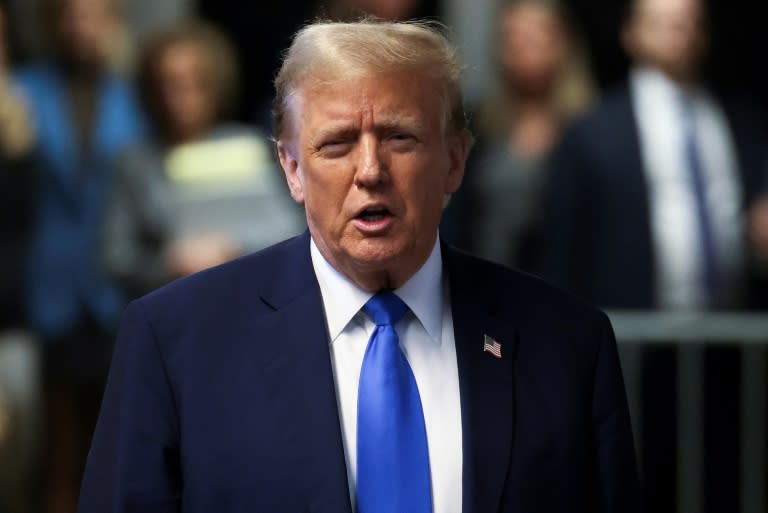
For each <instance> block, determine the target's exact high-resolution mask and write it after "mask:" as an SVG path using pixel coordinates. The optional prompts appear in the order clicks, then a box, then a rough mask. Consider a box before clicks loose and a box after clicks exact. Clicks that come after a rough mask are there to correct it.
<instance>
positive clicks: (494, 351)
mask: <svg viewBox="0 0 768 513" xmlns="http://www.w3.org/2000/svg"><path fill="white" fill-rule="evenodd" d="M483 351H484V352H486V353H491V356H493V357H494V358H499V359H501V344H499V343H498V342H497V341H496V339H495V338H493V337H489V336H488V335H483Z"/></svg>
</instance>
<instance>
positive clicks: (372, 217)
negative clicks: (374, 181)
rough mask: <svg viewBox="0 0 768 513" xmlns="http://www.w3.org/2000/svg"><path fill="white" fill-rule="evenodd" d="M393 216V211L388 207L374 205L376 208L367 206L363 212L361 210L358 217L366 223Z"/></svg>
mask: <svg viewBox="0 0 768 513" xmlns="http://www.w3.org/2000/svg"><path fill="white" fill-rule="evenodd" d="M391 216H392V213H391V212H390V211H389V210H387V209H386V208H383V207H381V208H378V207H374V208H367V209H365V210H363V211H362V212H360V213H359V214H358V215H357V219H360V220H361V221H365V222H366V223H375V222H377V221H381V220H383V219H386V218H387V217H391Z"/></svg>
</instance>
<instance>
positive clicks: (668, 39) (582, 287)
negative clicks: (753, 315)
mask: <svg viewBox="0 0 768 513" xmlns="http://www.w3.org/2000/svg"><path fill="white" fill-rule="evenodd" d="M622 40H623V42H624V45H625V47H626V50H627V52H628V53H629V54H630V56H631V57H632V58H633V61H634V66H633V68H632V71H631V75H630V77H629V80H628V82H627V84H626V85H623V86H621V87H619V88H618V89H616V90H614V91H611V92H609V93H608V94H607V95H606V96H605V98H604V100H603V101H602V102H601V103H600V105H599V106H598V107H597V108H596V109H595V110H594V111H593V112H592V113H590V114H589V115H588V116H586V117H585V118H584V119H582V120H580V121H579V122H577V123H575V124H574V125H573V126H572V127H571V128H570V129H569V130H568V132H567V134H566V135H565V136H564V138H563V140H562V141H561V143H560V144H559V145H558V147H557V148H556V151H555V152H554V156H553V158H552V162H551V173H552V176H551V180H550V184H551V187H549V192H548V195H547V200H546V204H545V205H544V207H543V210H542V211H543V213H544V216H545V221H544V229H543V236H544V239H545V241H546V243H545V254H544V257H543V261H542V268H541V271H542V273H543V275H544V276H546V277H548V278H550V279H552V280H553V281H555V282H556V283H559V284H561V285H563V286H565V287H566V288H568V289H569V290H572V291H574V292H576V293H577V294H579V295H580V296H582V297H585V298H587V299H589V300H592V301H595V302H596V303H597V304H600V305H603V306H605V307H611V308H671V309H707V308H727V307H737V306H740V305H744V280H745V269H744V253H743V246H744V241H743V233H744V232H743V228H742V226H743V213H744V209H745V206H746V205H747V204H748V203H749V201H750V199H751V196H752V195H753V194H754V192H755V191H756V190H757V189H756V179H757V177H758V176H759V173H760V172H761V170H762V166H763V162H764V155H765V151H764V149H763V146H764V145H763V140H762V139H761V134H762V133H763V132H762V128H761V124H760V121H759V120H757V119H755V118H754V116H753V114H752V112H751V111H750V110H749V106H748V105H747V106H744V105H741V104H739V102H738V101H735V99H734V98H730V97H721V96H718V95H715V94H713V93H712V92H710V91H709V90H708V89H707V88H706V87H705V86H704V85H703V84H702V82H701V81H700V64H701V61H702V58H703V56H704V53H705V50H706V45H707V35H706V16H705V12H704V8H703V5H702V4H701V3H700V2H699V1H698V0H637V1H635V2H633V4H632V7H631V13H630V15H629V17H628V19H627V21H626V25H625V27H624V32H623V35H622ZM745 107H746V108H745ZM619 283H620V284H621V285H620V286H619V285H617V284H619Z"/></svg>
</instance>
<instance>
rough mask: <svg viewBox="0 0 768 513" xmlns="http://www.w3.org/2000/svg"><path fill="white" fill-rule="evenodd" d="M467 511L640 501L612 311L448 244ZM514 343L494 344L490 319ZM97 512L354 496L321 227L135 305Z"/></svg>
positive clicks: (103, 438) (117, 379) (86, 486)
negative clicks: (314, 257)
mask: <svg viewBox="0 0 768 513" xmlns="http://www.w3.org/2000/svg"><path fill="white" fill-rule="evenodd" d="M443 261H444V269H445V271H446V272H447V273H448V279H449V283H450V290H451V302H452V309H453V320H454V332H455V339H456V353H457V359H458V370H459V381H460V390H461V410H462V428H463V438H464V442H463V451H464V469H463V476H464V496H463V511H464V512H466V513H490V512H520V513H522V512H526V513H531V512H566V511H567V512H569V513H576V512H629V511H633V512H634V511H639V506H638V501H639V492H638V484H637V476H636V468H635V457H634V450H633V444H632V436H631V431H630V424H629V415H628V412H627V405H626V399H625V393H624V386H623V382H622V377H621V371H620V368H619V361H618V357H617V351H616V343H615V340H614V337H613V334H612V330H611V327H610V323H609V322H608V320H607V318H606V316H605V315H604V314H602V313H601V312H599V311H598V310H596V309H594V308H592V307H590V306H587V305H586V304H583V303H581V302H580V301H578V300H576V299H574V298H572V297H571V296H569V295H566V294H563V293H561V292H559V291H557V290H555V289H553V288H551V287H550V286H548V285H545V284H544V283H542V282H540V281H539V280H537V279H535V278H532V277H530V276H527V275H523V274H521V273H517V272H513V271H510V270H508V269H505V268H503V267H500V266H497V265H494V264H490V263H487V262H484V261H481V260H478V259H476V258H474V257H470V256H468V255H465V254H462V253H459V252H457V251H455V250H453V249H450V248H447V247H445V248H443ZM485 334H488V335H489V336H491V337H493V338H495V339H496V340H498V341H499V342H500V343H501V344H502V355H503V358H502V359H496V358H494V357H492V356H491V355H490V354H488V353H484V352H483V336H484V335H485ZM79 511H80V513H109V512H113V513H117V512H121V513H123V512H137V513H138V512H140V513H160V512H178V511H184V512H190V513H191V512H195V513H235V512H238V513H246V512H247V513H256V512H289V513H290V512H314V513H349V512H350V511H351V506H350V498H349V489H348V485H347V471H346V466H345V458H344V450H343V444H342V435H341V427H340V423H339V416H338V409H337V401H336V393H335V385H334V377H333V372H332V367H331V358H330V353H329V341H328V330H327V327H326V321H325V317H324V314H323V306H322V300H321V294H320V289H319V287H318V284H317V280H316V278H315V275H314V271H313V267H312V263H311V259H310V253H309V236H308V234H306V233H305V234H304V235H302V236H299V237H296V238H294V239H291V240H288V241H286V242H283V243H281V244H279V245H277V246H273V247H272V248H268V249H266V250H264V251H261V252H259V253H256V254H253V255H251V256H248V257H245V258H242V259H240V260H237V261H235V262H232V263H229V264H225V265H224V266H221V267H218V268H215V269H212V270H209V271H206V272H202V273H200V274H197V275H194V276H192V277H190V278H187V279H183V280H180V281H177V282H175V283H173V284H171V285H169V286H167V287H165V288H163V289H160V290H159V291H156V292H154V293H152V294H150V295H149V296H146V297H144V298H142V299H140V300H138V301H135V302H134V303H132V304H131V305H130V307H129V308H128V310H127V311H126V313H125V315H124V318H123V323H122V328H121V331H120V336H119V339H118V343H117V348H116V353H115V357H114V362H113V366H112V370H111V375H110V378H109V383H108V386H107V390H106V395H105V398H104V403H103V406H102V412H101V417H100V419H99V423H98V427H97V429H96V434H95V436H94V440H93V446H92V449H91V453H90V455H89V459H88V464H87V468H86V475H85V480H84V483H83V488H82V495H81V498H80V509H79Z"/></svg>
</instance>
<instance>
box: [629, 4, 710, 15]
mask: <svg viewBox="0 0 768 513" xmlns="http://www.w3.org/2000/svg"><path fill="white" fill-rule="evenodd" d="M635 10H636V12H637V13H639V14H644V15H650V16H658V17H662V18H663V17H669V16H692V15H698V14H700V13H701V10H702V5H701V2H700V1H699V0H636V2H635Z"/></svg>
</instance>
